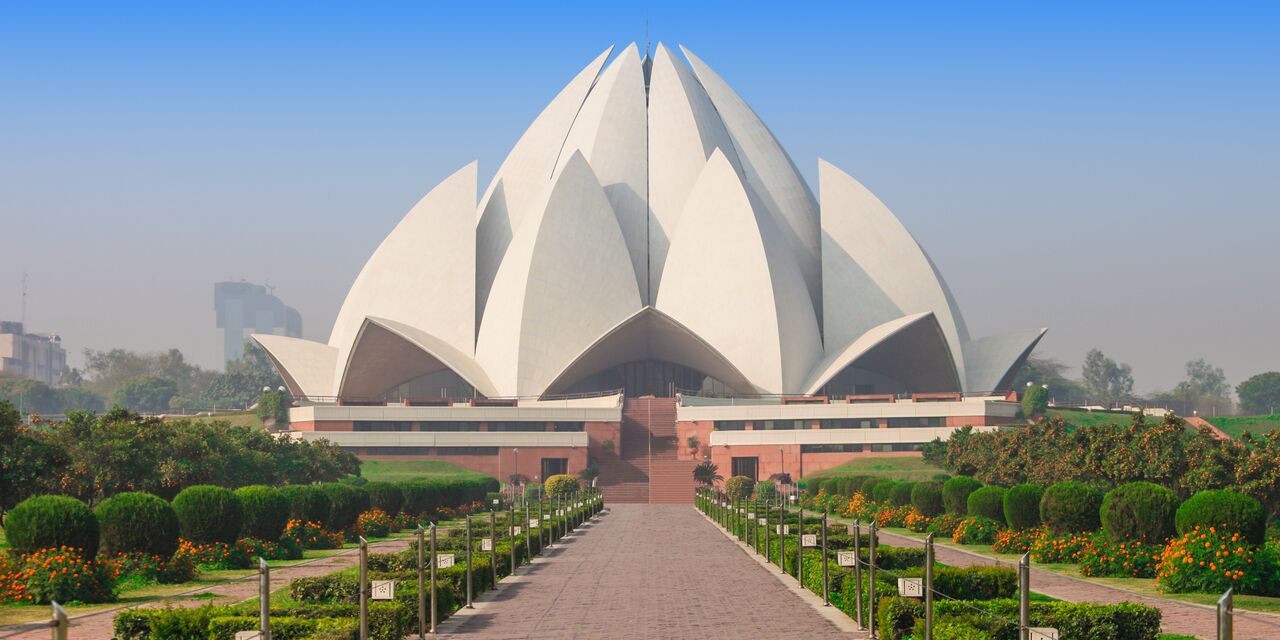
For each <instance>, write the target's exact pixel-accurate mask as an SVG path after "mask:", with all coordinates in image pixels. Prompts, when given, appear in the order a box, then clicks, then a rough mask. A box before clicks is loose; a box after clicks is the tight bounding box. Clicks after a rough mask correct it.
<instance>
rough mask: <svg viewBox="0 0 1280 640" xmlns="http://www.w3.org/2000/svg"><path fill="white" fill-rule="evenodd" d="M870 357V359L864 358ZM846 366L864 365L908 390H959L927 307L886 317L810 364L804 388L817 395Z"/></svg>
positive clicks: (943, 344)
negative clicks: (887, 319) (921, 310)
mask: <svg viewBox="0 0 1280 640" xmlns="http://www.w3.org/2000/svg"><path fill="white" fill-rule="evenodd" d="M872 359H874V362H869V360H872ZM851 366H865V367H866V368H870V369H874V370H875V371H877V372H878V373H880V374H882V375H884V376H886V377H889V378H894V379H896V380H898V381H900V382H902V383H903V384H905V385H906V386H907V387H909V388H911V390H912V391H916V392H938V391H960V378H959V376H958V375H957V374H956V369H955V362H954V360H953V358H952V356H951V350H950V349H949V348H948V347H947V343H946V339H945V338H943V337H942V331H941V327H940V326H939V325H938V320H937V317H936V316H935V315H934V314H933V313H932V312H929V311H926V312H924V313H915V314H912V315H909V316H903V317H901V318H897V319H894V320H890V321H888V322H886V323H884V324H882V325H879V326H876V327H872V328H871V330H869V331H867V332H866V333H864V334H862V335H861V336H858V337H857V338H856V339H854V340H852V341H851V342H849V343H848V344H846V345H845V346H843V347H841V348H833V349H829V350H828V351H827V357H826V358H824V359H823V360H822V362H819V363H818V364H817V365H815V366H814V367H813V372H812V373H811V374H810V375H809V380H808V382H807V383H805V388H804V392H805V393H808V394H816V393H818V392H819V391H821V389H822V387H823V386H825V385H826V384H827V383H828V382H830V381H831V379H832V378H834V377H836V376H837V375H838V374H839V373H840V372H842V371H844V370H845V369H847V368H849V367H851Z"/></svg>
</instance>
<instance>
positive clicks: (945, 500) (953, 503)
mask: <svg viewBox="0 0 1280 640" xmlns="http://www.w3.org/2000/svg"><path fill="white" fill-rule="evenodd" d="M981 487H982V483H981V482H978V481H977V480H974V479H973V478H970V477H969V476H957V477H955V478H952V479H950V480H948V481H946V483H944V484H943V485H942V504H943V506H944V507H946V509H947V513H949V514H951V515H953V516H957V517H960V518H963V517H964V516H966V515H968V513H969V494H971V493H973V492H974V491H977V490H978V489H979V488H981Z"/></svg>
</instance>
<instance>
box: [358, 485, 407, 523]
mask: <svg viewBox="0 0 1280 640" xmlns="http://www.w3.org/2000/svg"><path fill="white" fill-rule="evenodd" d="M364 490H365V492H366V493H368V494H369V507H370V508H372V509H382V510H383V511H384V512H385V513H386V514H387V515H389V516H395V515H397V514H399V513H400V508H401V507H403V506H404V492H403V491H401V490H400V487H399V486H398V485H396V484H395V483H393V482H370V483H369V484H366V485H364Z"/></svg>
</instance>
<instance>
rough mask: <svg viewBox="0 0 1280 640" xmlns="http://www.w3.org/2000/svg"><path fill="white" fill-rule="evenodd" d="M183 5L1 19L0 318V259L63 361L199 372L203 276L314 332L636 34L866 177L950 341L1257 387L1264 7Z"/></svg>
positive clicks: (796, 142)
mask: <svg viewBox="0 0 1280 640" xmlns="http://www.w3.org/2000/svg"><path fill="white" fill-rule="evenodd" d="M196 4H197V3H163V4H161V3H157V4H154V5H151V4H141V3H94V4H87V3H86V4H83V5H80V4H75V3H62V2H22V3H18V2H9V1H3V2H0V317H2V318H6V319H9V318H12V319H16V318H17V316H18V315H19V289H20V285H19V281H20V274H21V272H22V271H24V270H25V271H26V272H28V273H29V274H30V276H29V279H30V296H29V301H28V312H27V319H28V325H29V327H30V328H31V329H32V330H36V331H46V332H57V333H60V334H61V335H62V336H63V338H64V342H65V344H66V345H67V347H68V348H69V350H71V351H73V352H74V355H75V357H74V358H73V361H74V362H76V363H79V361H80V357H79V352H80V350H81V349H82V348H84V347H91V348H95V349H105V348H110V347H116V346H119V347H127V348H132V349H141V350H158V349H163V348H168V347H174V346H176V347H179V348H181V349H182V350H183V351H184V352H185V353H187V354H188V356H189V357H190V358H191V359H192V360H194V361H196V362H198V363H200V364H202V365H206V366H220V362H219V361H220V360H221V344H222V343H221V341H220V337H219V334H218V333H217V331H216V330H215V329H214V316H213V282H214V281H216V280H222V279H240V278H245V279H248V280H250V281H254V282H267V283H270V284H272V285H275V286H276V292H277V294H278V295H279V296H281V297H282V298H283V299H284V300H285V301H286V302H287V303H289V304H291V305H293V306H295V307H297V308H298V309H299V310H300V311H301V313H302V316H303V322H304V327H305V334H306V337H308V338H313V339H318V340H324V339H326V338H327V337H328V333H329V329H330V327H331V325H332V322H333V319H334V317H335V315H336V314H337V311H338V307H339V305H340V304H341V303H342V299H343V296H344V295H345V293H346V291H347V289H348V287H349V286H350V284H351V282H352V280H353V279H354V278H355V276H356V273H357V272H358V271H359V269H360V267H361V265H363V263H364V261H365V259H366V258H367V257H368V256H369V254H370V253H371V252H372V251H373V249H374V248H375V247H376V246H377V244H378V242H379V241H381V239H382V238H383V237H384V236H385V235H386V233H387V232H388V231H389V230H390V229H391V228H392V227H393V226H394V225H395V223H396V222H397V221H398V220H399V219H400V217H401V216H402V215H403V214H404V213H405V212H406V211H407V210H408V209H409V207H410V206H411V205H412V204H413V203H414V202H415V201H416V200H417V199H418V198H420V197H421V196H422V195H423V194H424V193H426V192H427V191H428V190H429V189H430V188H431V187H432V186H433V185H434V184H435V183H436V182H437V181H439V180H441V179H442V178H444V177H445V176H447V175H449V174H450V173H451V172H453V171H454V170H455V169H457V168H458V167H461V166H462V165H464V164H466V163H467V162H470V161H471V160H473V159H478V160H479V161H480V172H481V178H482V181H484V182H487V181H488V178H489V177H491V176H492V174H493V172H494V170H495V169H496V168H497V165H498V164H499V163H500V162H501V160H502V158H503V157H504V156H505V154H506V153H507V151H508V150H509V149H510V147H511V145H512V144H514V142H515V140H516V139H517V138H518V136H519V135H520V133H521V132H522V131H523V130H524V128H525V127H526V126H527V125H528V124H529V122H530V121H531V120H532V119H533V117H534V116H535V115H536V114H537V113H538V112H539V111H540V110H541V108H542V107H543V106H544V105H545V103H546V102H547V101H548V100H549V99H550V98H551V97H552V96H554V95H555V94H556V93H557V92H558V91H559V90H560V88H561V87H562V85H563V84H564V83H565V82H567V81H568V80H569V78H571V77H572V76H573V75H574V74H575V73H577V71H578V70H579V69H581V68H582V66H584V65H585V64H586V63H587V62H589V61H590V60H591V59H592V58H593V57H594V56H595V55H596V54H598V53H599V52H600V51H601V50H603V49H604V48H605V47H606V46H608V45H609V44H612V43H617V44H626V43H629V42H632V41H636V42H639V43H641V44H642V45H643V43H644V40H645V21H646V18H647V19H648V25H649V26H648V29H649V35H650V37H651V39H652V40H653V42H654V43H655V44H656V43H657V42H658V41H662V42H665V43H668V44H677V43H678V44H684V45H686V46H688V47H689V48H690V49H691V50H692V51H694V52H696V53H697V54H698V55H699V56H700V57H701V58H702V59H704V60H706V61H707V63H708V64H710V65H711V66H712V67H713V68H714V69H715V70H716V71H717V72H719V73H720V75H721V76H723V77H724V78H725V79H726V80H727V81H728V82H730V83H731V84H732V85H733V86H734V88H735V89H737V91H738V92H739V93H740V94H741V95H742V96H743V98H744V99H746V100H747V101H748V102H749V103H750V104H751V105H752V107H754V108H755V110H756V111H757V113H759V114H760V115H761V117H762V118H763V119H764V120H765V122H766V123H767V124H768V125H769V126H770V127H771V128H772V129H773V131H774V133H775V134H776V135H777V136H778V138H779V139H780V140H781V141H782V143H783V145H785V146H786V148H787V149H788V151H789V152H790V153H791V156H792V158H793V159H794V160H795V161H796V164H797V165H798V166H799V167H800V168H801V169H802V171H803V172H804V173H805V175H806V176H807V177H808V178H809V180H810V183H811V184H813V185H814V186H815V191H816V174H817V158H818V157H823V158H826V159H827V160H830V161H831V162H833V163H835V164H836V165H838V166H840V167H842V168H843V169H845V170H846V171H848V172H849V173H850V174H851V175H853V176H854V177H856V178H858V179H859V180H861V181H862V182H863V183H864V184H866V185H867V186H868V187H869V188H871V189H872V190H873V191H875V192H876V193H877V194H878V195H879V196H880V197H881V198H882V199H883V200H884V201H885V202H886V203H887V204H888V205H889V206H890V208H892V209H893V210H894V212H895V213H896V214H897V215H898V216H899V217H900V218H901V219H902V220H903V221H904V223H906V225H907V227H908V228H909V229H910V230H911V231H912V232H913V233H914V234H915V236H916V238H917V239H918V240H919V241H920V242H921V244H922V245H924V247H925V248H926V249H927V250H928V251H929V252H930V254H931V255H932V257H933V258H934V260H935V262H936V263H937V264H938V266H939V268H940V269H941V270H942V272H943V273H944V274H945V276H946V278H947V280H948V283H949V284H950V286H951V288H952V289H953V291H954V292H955V294H956V296H957V297H958V299H959V302H960V305H961V307H962V309H963V310H964V312H965V317H966V319H967V321H968V324H969V327H970V329H971V331H972V333H974V334H975V335H976V336H980V335H986V334H989V333H994V332H999V331H1005V330H1010V329H1018V328H1026V327H1035V326H1041V325H1045V326H1048V327H1050V331H1049V335H1048V336H1047V337H1046V338H1045V340H1044V342H1043V343H1042V344H1041V348H1040V353H1043V354H1048V355H1052V356H1055V357H1058V358H1060V359H1062V360H1064V361H1066V362H1068V363H1070V364H1071V365H1072V366H1073V367H1075V366H1078V364H1079V362H1080V361H1081V360H1082V358H1083V355H1084V352H1085V351H1086V350H1088V349H1089V348H1091V347H1094V346H1097V347H1099V348H1101V349H1102V350H1103V351H1105V352H1106V353H1107V354H1109V355H1111V356H1113V357H1115V358H1117V359H1118V360H1121V361H1125V362H1129V363H1131V364H1132V365H1133V366H1134V373H1135V377H1136V378H1137V388H1138V390H1140V391H1149V390H1152V389H1155V388H1165V387H1169V386H1171V385H1172V384H1174V383H1175V382H1177V381H1178V380H1179V379H1180V378H1181V376H1182V364H1183V363H1184V362H1185V361H1186V360H1189V359H1193V358H1199V357H1205V358H1207V359H1209V361H1211V362H1212V363H1214V364H1217V365H1219V366H1221V367H1223V368H1224V369H1225V370H1226V373H1227V377H1228V379H1229V380H1230V381H1231V383H1232V384H1235V383H1237V382H1239V381H1240V380H1241V379H1243V378H1244V377H1247V376H1249V375H1252V374H1254V373H1257V372H1260V371H1265V370H1278V369H1280V340H1277V337H1276V329H1277V325H1280V322H1278V321H1277V318H1278V317H1280V283H1278V279H1280V252H1278V251H1277V248H1278V247H1280V242H1278V238H1280V195H1278V194H1280V152H1278V151H1277V150H1278V149H1280V4H1277V3H1271V2H1257V3H1245V4H1236V3H1229V2H1219V1H1215V2H1204V3H1195V4H1183V3H1174V2H1159V3H1149V4H1145V5H1143V4H1135V3H1126V5H1127V6H1125V7H1119V6H1113V5H1117V4H1119V3H1097V4H1092V5H1091V4H1088V3H1080V2H1072V3H1063V4H1061V5H1060V6H1057V7H1050V6H1048V5H1047V4H1045V3H1025V2H1019V3H1009V4H1005V5H982V6H973V5H971V3H938V4H910V5H908V4H905V3H857V4H854V3H839V4H832V5H831V6H823V5H806V4H802V3H797V2H785V3H773V6H774V7H776V8H772V9H759V8H753V7H752V6H751V5H750V4H749V3H741V2H736V3H727V4H724V5H721V6H720V7H719V8H712V7H711V6H709V5H708V4H706V3H690V2H681V3H657V2H652V3H643V2H631V3H599V2H596V3H589V4H588V3H584V4H583V5H581V6H580V7H577V8H572V9H570V8H562V6H561V3H551V2H541V3H536V5H534V4H532V3H530V4H523V5H511V6H506V5H503V4H498V3H448V4H447V5H444V6H446V7H447V8H445V9H441V8H439V6H438V5H440V4H441V3H425V2H415V3H405V4H398V5H397V4H374V3H351V4H350V5H338V4H327V3H306V4H299V5H296V6H286V5H284V4H281V3H245V4H241V5H236V4H234V3H230V2H226V3H199V4H200V6H195V5H196ZM886 4H891V5H892V6H891V7H886V6H882V5H886ZM178 5H182V6H178ZM463 5H474V8H472V7H470V6H463ZM959 5H964V6H963V8H961V7H960V6H959Z"/></svg>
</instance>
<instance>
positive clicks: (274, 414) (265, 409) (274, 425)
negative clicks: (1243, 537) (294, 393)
mask: <svg viewBox="0 0 1280 640" xmlns="http://www.w3.org/2000/svg"><path fill="white" fill-rule="evenodd" d="M258 417H259V418H261V419H262V424H264V425H266V426H267V427H268V428H271V429H283V428H285V427H287V426H289V401H288V399H287V396H286V395H285V392H283V391H274V390H272V391H263V392H262V394H261V395H259V396H258Z"/></svg>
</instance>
